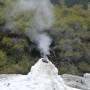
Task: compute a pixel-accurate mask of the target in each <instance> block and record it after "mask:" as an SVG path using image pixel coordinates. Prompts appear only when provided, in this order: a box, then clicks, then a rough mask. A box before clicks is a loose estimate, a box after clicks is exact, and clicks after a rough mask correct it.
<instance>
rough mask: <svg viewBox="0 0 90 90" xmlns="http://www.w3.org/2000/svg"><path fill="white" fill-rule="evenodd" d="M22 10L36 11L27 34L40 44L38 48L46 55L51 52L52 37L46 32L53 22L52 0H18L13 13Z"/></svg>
mask: <svg viewBox="0 0 90 90" xmlns="http://www.w3.org/2000/svg"><path fill="white" fill-rule="evenodd" d="M22 11H34V16H33V19H32V23H31V26H30V27H27V30H26V34H27V35H28V36H29V37H30V39H31V40H32V41H33V42H35V43H36V44H37V45H38V49H39V50H40V52H41V54H43V55H44V56H46V55H48V54H49V46H50V44H51V41H52V40H51V38H50V37H49V36H48V35H47V34H46V33H45V29H48V28H50V26H51V25H52V22H53V11H52V4H51V2H50V0H17V2H16V4H15V6H14V9H13V11H12V14H14V15H15V13H20V12H22Z"/></svg>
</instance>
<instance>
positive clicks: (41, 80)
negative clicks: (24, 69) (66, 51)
mask: <svg viewBox="0 0 90 90" xmlns="http://www.w3.org/2000/svg"><path fill="white" fill-rule="evenodd" d="M0 90H80V89H76V88H71V87H68V86H67V85H65V83H64V81H63V79H62V78H61V76H60V75H58V70H57V68H56V67H55V66H54V65H53V64H52V63H51V62H50V61H49V60H48V59H47V60H45V59H44V58H42V59H40V60H39V61H38V62H37V63H36V64H35V65H34V66H32V68H31V72H30V73H29V74H28V75H18V76H14V77H12V78H10V77H9V78H8V79H3V78H2V79H1V81H0Z"/></svg>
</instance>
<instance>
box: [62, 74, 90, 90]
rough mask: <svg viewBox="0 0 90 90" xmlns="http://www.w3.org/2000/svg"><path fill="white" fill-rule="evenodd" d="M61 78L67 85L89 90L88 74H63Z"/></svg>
mask: <svg viewBox="0 0 90 90" xmlns="http://www.w3.org/2000/svg"><path fill="white" fill-rule="evenodd" d="M62 78H63V80H64V82H65V83H66V84H67V85H68V86H71V87H74V88H76V87H77V88H79V89H82V90H90V74H84V76H83V77H80V76H76V75H70V74H63V75H62Z"/></svg>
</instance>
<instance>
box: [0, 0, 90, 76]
mask: <svg viewBox="0 0 90 90" xmlns="http://www.w3.org/2000/svg"><path fill="white" fill-rule="evenodd" d="M11 1H12V0H0V73H21V74H26V73H28V72H29V70H30V67H31V65H33V64H34V63H35V62H36V61H37V60H38V58H39V57H40V55H39V54H38V53H39V51H38V50H37V45H35V44H34V43H33V42H31V40H30V39H29V38H28V37H27V36H26V35H25V34H24V31H25V28H26V27H28V26H29V25H30V20H31V18H32V16H33V13H26V12H25V13H23V14H22V13H21V15H17V16H16V17H14V19H15V21H16V22H15V25H16V27H17V29H16V30H14V29H15V28H13V29H7V27H5V26H6V22H7V17H6V15H7V13H6V12H7V10H8V9H9V6H10V5H11ZM54 1H55V0H52V2H53V4H54V15H55V21H54V23H53V25H52V27H51V28H50V29H49V30H46V31H47V32H48V33H49V35H50V36H51V37H52V38H53V43H52V45H51V55H50V56H49V58H50V59H51V60H52V62H53V63H55V65H56V66H57V67H58V69H59V73H71V74H78V75H82V74H83V73H85V72H90V4H89V0H88V1H87V0H76V1H77V2H75V0H65V2H63V0H61V1H59V0H57V2H54ZM71 1H73V3H72V2H71ZM78 1H84V2H83V3H82V2H78ZM85 1H86V2H85ZM68 4H70V6H69V7H68ZM82 5H86V7H85V8H83V7H82ZM28 20H29V21H28ZM28 22H29V23H28Z"/></svg>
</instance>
